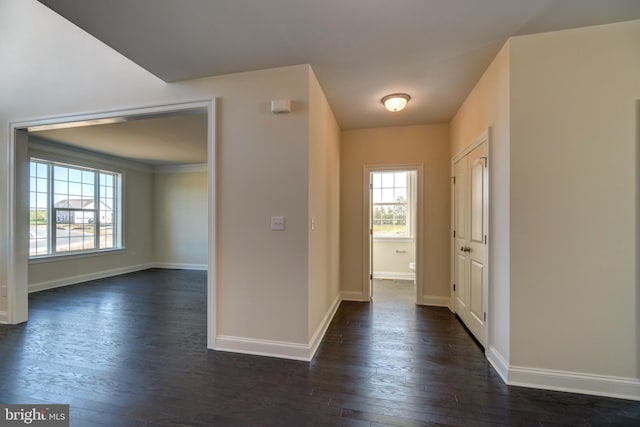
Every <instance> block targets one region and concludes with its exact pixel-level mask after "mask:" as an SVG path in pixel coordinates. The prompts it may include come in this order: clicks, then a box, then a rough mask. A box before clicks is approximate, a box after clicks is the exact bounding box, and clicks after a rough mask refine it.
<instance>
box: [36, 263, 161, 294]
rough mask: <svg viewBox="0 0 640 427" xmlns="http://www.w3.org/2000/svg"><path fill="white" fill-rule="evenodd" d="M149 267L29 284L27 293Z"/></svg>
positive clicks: (135, 266)
mask: <svg viewBox="0 0 640 427" xmlns="http://www.w3.org/2000/svg"><path fill="white" fill-rule="evenodd" d="M151 267H153V264H138V265H131V266H127V267H121V268H115V269H113V270H103V271H97V272H93V273H87V274H80V275H77V276H71V277H63V278H61V279H55V280H47V281H45V282H39V283H30V284H29V293H31V292H40V291H45V290H47V289H53V288H59V287H62V286H69V285H75V284H76V283H82V282H88V281H90V280H98V279H104V278H106V277H111V276H118V275H120V274H126V273H133V272H134V271H140V270H146V269H148V268H151Z"/></svg>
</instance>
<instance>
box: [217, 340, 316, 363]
mask: <svg viewBox="0 0 640 427" xmlns="http://www.w3.org/2000/svg"><path fill="white" fill-rule="evenodd" d="M213 349H214V350H218V351H229V352H231V353H244V354H255V355H257V356H269V357H279V358H281V359H293V360H303V361H309V360H311V359H310V358H309V352H310V348H309V345H307V344H298V343H290V342H283V341H268V340H259V339H253V338H243V337H231V336H227V335H218V336H217V337H216V343H215V346H214V348H213Z"/></svg>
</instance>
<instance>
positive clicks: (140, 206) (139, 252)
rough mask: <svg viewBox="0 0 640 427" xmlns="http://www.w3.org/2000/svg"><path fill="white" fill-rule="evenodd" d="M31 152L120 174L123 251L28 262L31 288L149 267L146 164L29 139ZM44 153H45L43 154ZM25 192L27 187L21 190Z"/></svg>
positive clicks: (149, 179)
mask: <svg viewBox="0 0 640 427" xmlns="http://www.w3.org/2000/svg"><path fill="white" fill-rule="evenodd" d="M29 145H30V151H31V153H32V154H34V155H38V154H39V153H41V155H43V156H44V157H45V158H49V159H52V160H61V161H76V162H78V163H79V164H85V165H87V166H94V167H104V168H105V169H110V170H114V171H120V172H122V173H123V190H124V194H123V204H124V206H125V207H126V209H125V211H124V213H125V216H124V218H123V219H124V224H125V230H124V235H123V237H124V244H125V246H126V251H124V252H120V251H118V252H113V253H107V254H101V255H93V256H81V257H71V258H64V259H54V258H51V259H40V260H34V261H30V262H29V269H28V277H29V288H30V289H35V290H39V289H43V288H47V287H51V286H58V285H60V284H66V283H69V282H70V281H75V282H77V281H81V280H86V278H87V277H91V276H92V275H93V274H95V273H98V272H101V273H103V274H116V273H119V272H123V271H127V270H135V269H139V268H145V267H147V266H149V263H150V262H151V261H152V260H153V253H152V252H153V250H152V238H153V229H152V218H151V217H150V216H149V213H150V212H151V209H152V193H153V173H152V170H151V168H149V167H148V166H146V165H142V164H137V163H135V162H130V161H122V160H121V159H117V158H112V157H109V156H105V155H96V154H90V155H87V154H83V153H82V152H81V151H61V150H59V149H54V148H51V146H49V145H47V144H46V143H45V144H44V145H43V143H42V141H41V140H39V139H38V138H30V144H29ZM42 153H44V154H42ZM22 191H24V192H25V193H26V192H28V188H24V189H22Z"/></svg>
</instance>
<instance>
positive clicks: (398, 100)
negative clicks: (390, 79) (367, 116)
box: [380, 93, 411, 112]
mask: <svg viewBox="0 0 640 427" xmlns="http://www.w3.org/2000/svg"><path fill="white" fill-rule="evenodd" d="M410 99H411V97H410V96H409V95H407V94H406V93H392V94H391V95H387V96H385V97H384V98H382V99H381V100H380V101H381V102H382V103H383V104H384V107H385V108H386V109H387V110H389V111H391V112H396V111H402V110H403V109H404V107H406V106H407V102H409V100H410Z"/></svg>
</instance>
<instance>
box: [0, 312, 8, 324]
mask: <svg viewBox="0 0 640 427" xmlns="http://www.w3.org/2000/svg"><path fill="white" fill-rule="evenodd" d="M0 323H9V313H7V312H6V311H0Z"/></svg>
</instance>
